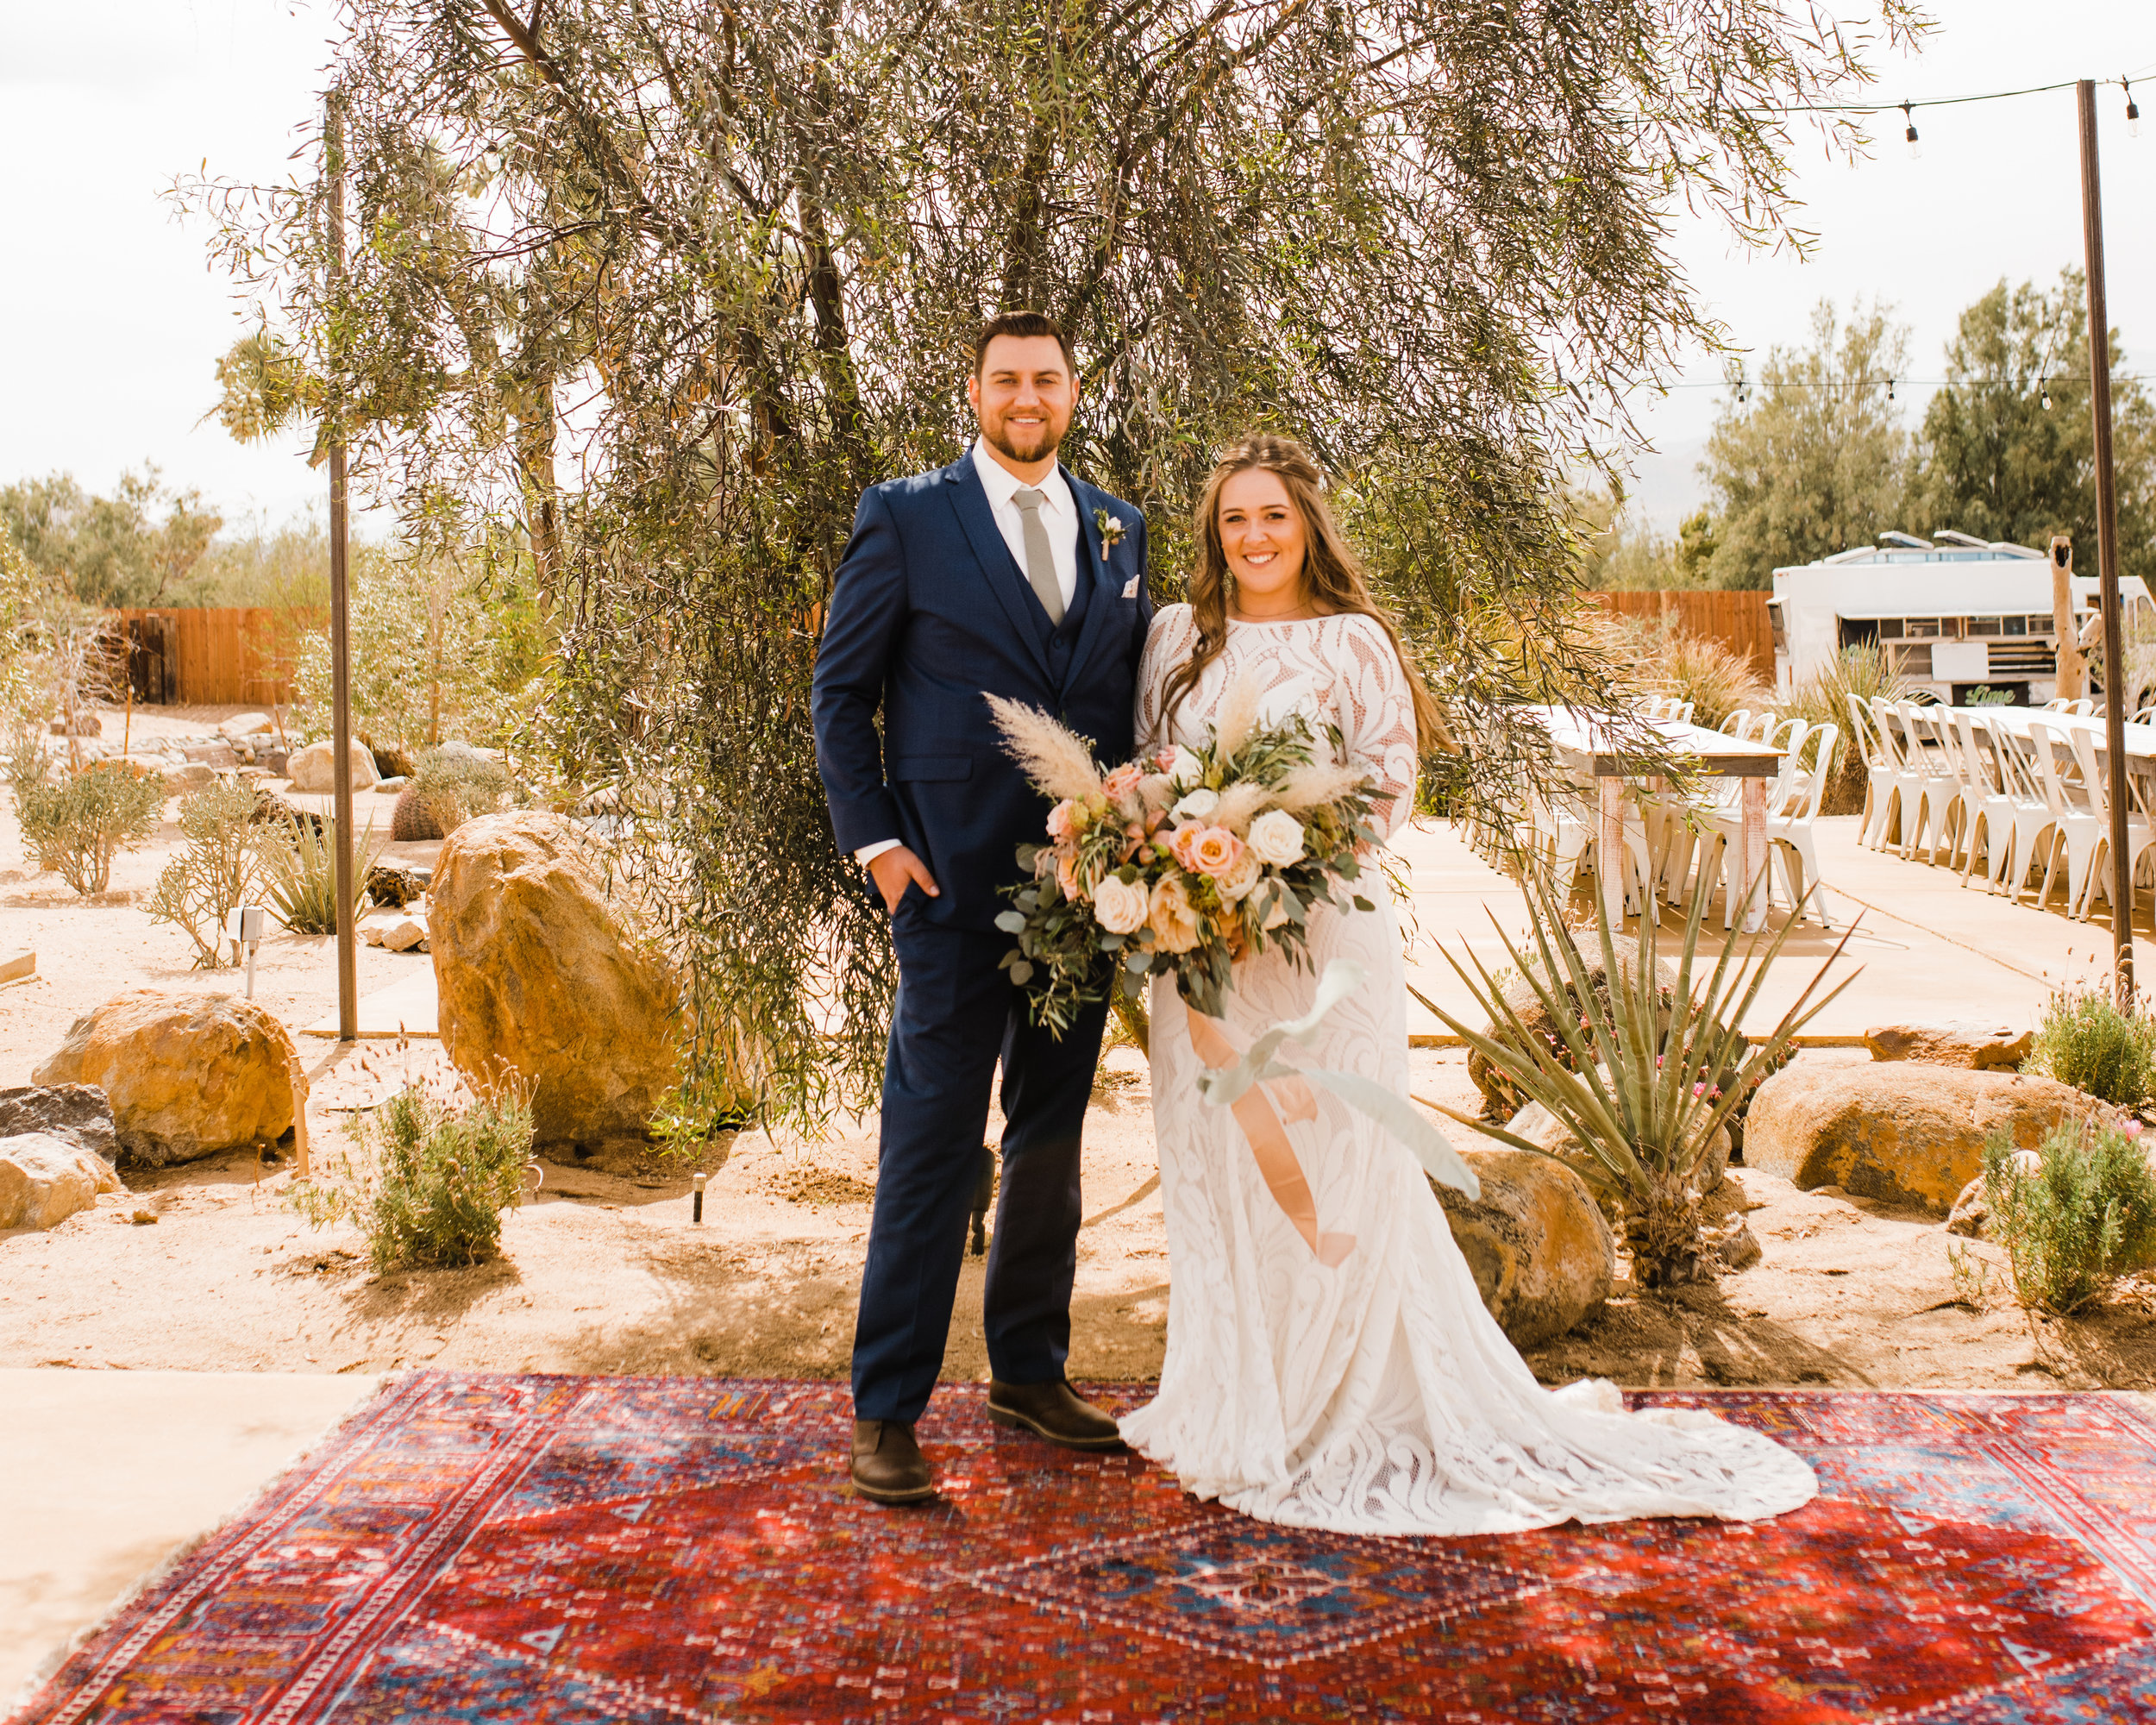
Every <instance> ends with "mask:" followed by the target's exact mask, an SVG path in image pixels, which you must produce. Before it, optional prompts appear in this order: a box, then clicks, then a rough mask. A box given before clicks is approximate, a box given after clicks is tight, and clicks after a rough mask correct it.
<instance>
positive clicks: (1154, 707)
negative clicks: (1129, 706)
mask: <svg viewBox="0 0 2156 1725" xmlns="http://www.w3.org/2000/svg"><path fill="white" fill-rule="evenodd" d="M1195 632H1196V631H1195V630H1194V628H1193V626H1192V624H1191V618H1190V607H1189V606H1188V605H1169V606H1167V607H1165V608H1164V609H1163V610H1162V611H1160V612H1158V613H1156V615H1155V617H1154V618H1153V626H1152V628H1151V629H1150V630H1147V631H1146V636H1145V656H1144V658H1142V659H1141V660H1139V661H1138V722H1137V724H1135V725H1133V726H1132V727H1131V728H1132V731H1134V733H1135V734H1136V736H1137V737H1138V747H1139V748H1140V749H1142V750H1154V749H1158V748H1160V747H1161V746H1162V745H1163V743H1166V742H1167V741H1168V738H1167V737H1166V736H1165V735H1163V732H1164V731H1165V730H1166V725H1165V724H1164V716H1163V712H1162V711H1161V708H1162V705H1163V699H1164V698H1165V694H1166V691H1167V685H1168V679H1169V674H1171V673H1173V672H1174V670H1175V667H1176V666H1178V665H1180V664H1181V663H1182V662H1183V661H1184V659H1185V658H1187V657H1188V655H1189V653H1190V646H1191V639H1192V637H1193V636H1194V633H1195Z"/></svg>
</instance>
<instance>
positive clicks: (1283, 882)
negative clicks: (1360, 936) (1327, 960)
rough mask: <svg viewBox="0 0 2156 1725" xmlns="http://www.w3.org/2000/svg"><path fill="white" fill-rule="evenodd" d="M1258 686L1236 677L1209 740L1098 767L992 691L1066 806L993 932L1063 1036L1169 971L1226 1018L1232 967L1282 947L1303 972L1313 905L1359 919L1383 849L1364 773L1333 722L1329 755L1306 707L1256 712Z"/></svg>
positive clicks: (1033, 850)
mask: <svg viewBox="0 0 2156 1725" xmlns="http://www.w3.org/2000/svg"><path fill="white" fill-rule="evenodd" d="M1257 696H1258V691H1257V687H1256V686H1255V685H1254V684H1248V685H1245V684H1238V685H1237V686H1235V687H1231V688H1230V690H1229V691H1228V693H1227V695H1226V697H1225V699H1224V701H1223V703H1222V706H1221V711H1220V718H1219V724H1216V725H1215V726H1213V729H1212V730H1211V731H1210V732H1209V734H1208V735H1207V737H1206V743H1205V744H1204V746H1203V747H1202V748H1200V749H1198V750H1188V749H1183V748H1180V747H1178V748H1173V749H1167V750H1161V751H1160V752H1159V753H1158V754H1157V755H1154V756H1144V757H1141V758H1140V759H1138V760H1137V761H1133V762H1127V763H1125V765H1123V766H1119V767H1117V768H1114V769H1113V770H1112V771H1111V772H1109V773H1107V774H1106V775H1103V774H1102V773H1101V772H1100V768H1098V767H1096V766H1095V765H1094V760H1093V750H1092V744H1091V743H1089V742H1088V741H1087V739H1086V738H1084V737H1075V736H1073V735H1072V734H1071V733H1070V732H1069V731H1066V730H1064V729H1063V728H1062V726H1061V725H1059V724H1056V722H1055V721H1054V720H1053V719H1050V718H1047V717H1046V716H1045V715H1044V714H1041V713H1037V712H1033V711H1032V710H1031V709H1030V708H1026V707H1022V706H1018V705H1017V704H1016V703H1014V702H1010V701H1000V700H996V699H993V698H991V705H992V706H993V707H994V708H995V712H996V719H997V723H998V724H999V725H1000V727H1001V728H1002V731H1003V733H1004V736H1005V738H1006V743H1007V744H1008V746H1009V748H1010V750H1011V753H1012V756H1014V757H1015V758H1016V759H1017V760H1018V762H1019V764H1020V765H1021V766H1023V767H1024V768H1025V769H1026V775H1027V776H1028V777H1029V778H1030V779H1031V781H1032V782H1033V784H1034V785H1035V786H1036V787H1037V788H1038V789H1039V790H1040V791H1041V792H1042V793H1044V795H1048V796H1051V797H1055V798H1056V799H1058V800H1057V802H1056V806H1055V807H1054V808H1053V809H1052V810H1051V811H1050V814H1049V819H1048V841H1049V842H1048V843H1046V844H1024V845H1021V846H1019V847H1018V865H1019V866H1020V867H1021V868H1023V869H1026V870H1027V871H1028V872H1029V873H1030V874H1031V875H1032V877H1033V878H1032V879H1031V881H1021V882H1019V883H1018V884H1017V885H1016V886H1013V887H1012V888H1007V889H1006V890H1007V891H1008V892H1009V894H1010V896H1011V901H1012V908H1011V909H1009V910H1007V911H1005V912H1004V913H1002V914H1001V915H1000V916H999V917H998V918H997V919H996V926H997V927H999V928H1000V929H1002V930H1004V931H1006V933H1009V934H1012V935H1015V936H1016V937H1017V938H1018V944H1017V945H1016V946H1014V947H1013V948H1012V950H1010V952H1008V953H1007V954H1006V955H1005V957H1004V960H1003V963H1004V966H1005V968H1006V969H1008V970H1009V971H1010V973H1011V980H1012V982H1017V983H1018V984H1019V985H1020V986H1022V987H1024V988H1026V989H1027V990H1028V991H1029V994H1030V995H1031V1008H1032V1012H1033V1014H1034V1018H1035V1019H1036V1021H1037V1022H1039V1023H1042V1024H1045V1025H1047V1026H1049V1027H1050V1029H1051V1030H1053V1031H1054V1032H1055V1033H1056V1035H1058V1036H1060V1035H1062V1032H1064V1031H1065V1030H1067V1029H1068V1028H1069V1026H1070V1025H1071V1023H1072V1022H1073V1020H1074V1019H1075V1018H1076V1017H1077V1015H1078V1013H1080V1012H1081V1010H1082V1009H1083V1008H1084V1007H1086V1006H1087V1005H1088V1004H1090V1003H1091V1002H1094V1001H1096V1000H1102V999H1104V998H1110V997H1111V996H1112V995H1113V996H1117V997H1122V998H1129V997H1133V996H1135V995H1137V994H1138V992H1139V991H1140V990H1141V989H1142V988H1144V985H1145V982H1146V980H1147V979H1148V978H1149V977H1151V976H1156V975H1172V976H1174V977H1175V986H1176V988H1177V990H1178V992H1180V993H1181V995H1182V997H1183V999H1184V1000H1187V1001H1188V1002H1189V1004H1190V1006H1191V1007H1192V1009H1193V1010H1194V1011H1196V1012H1200V1013H1207V1014H1210V1015H1213V1016H1218V1015H1219V1012H1220V1009H1221V997H1222V996H1223V995H1224V994H1226V993H1227V992H1228V990H1229V989H1230V988H1232V987H1233V986H1234V982H1233V968H1234V965H1235V963H1237V961H1238V960H1239V959H1242V958H1244V957H1251V956H1254V955H1256V954H1258V953H1263V952H1265V951H1269V950H1279V951H1282V952H1284V953H1286V954H1287V955H1288V957H1289V959H1290V961H1291V962H1293V963H1299V964H1307V963H1308V962H1309V961H1308V945H1309V936H1310V913H1311V912H1312V911H1313V909H1315V908H1316V907H1317V906H1319V905H1330V906H1332V907H1333V908H1334V909H1336V910H1343V911H1344V910H1347V909H1350V908H1353V909H1356V910H1362V911H1367V910H1369V909H1371V908H1373V906H1372V905H1371V902H1370V900H1368V899H1366V898H1363V896H1361V895H1360V894H1357V893H1356V892H1354V891H1353V889H1352V887H1351V885H1350V884H1348V883H1352V882H1354V881H1357V880H1359V879H1360V878H1361V875H1362V872H1363V865H1362V862H1361V859H1360V856H1358V852H1359V851H1360V850H1362V849H1363V848H1364V847H1366V846H1369V845H1371V844H1376V842H1377V835H1376V831H1374V830H1373V829H1372V827H1371V825H1370V824H1369V821H1370V805H1371V800H1372V799H1371V794H1370V792H1369V790H1368V789H1367V788H1366V787H1365V784H1364V780H1365V778H1366V777H1367V773H1366V769H1364V768H1360V767H1351V766H1338V765H1335V764H1333V762H1337V761H1338V759H1339V758H1340V757H1341V756H1343V755H1344V753H1345V747H1344V743H1343V740H1342V738H1341V737H1340V735H1339V732H1338V731H1337V730H1335V729H1333V728H1332V727H1327V729H1326V733H1325V737H1326V742H1327V743H1328V744H1329V745H1330V758H1329V759H1327V760H1320V759H1319V758H1318V740H1319V739H1318V734H1317V733H1316V732H1314V731H1313V730H1312V729H1311V726H1310V724H1309V721H1308V720H1307V719H1306V718H1304V717H1303V716H1302V715H1301V714H1300V713H1293V714H1290V715H1289V716H1288V718H1286V719H1284V720H1282V722H1280V723H1278V724H1261V723H1259V722H1258V718H1257Z"/></svg>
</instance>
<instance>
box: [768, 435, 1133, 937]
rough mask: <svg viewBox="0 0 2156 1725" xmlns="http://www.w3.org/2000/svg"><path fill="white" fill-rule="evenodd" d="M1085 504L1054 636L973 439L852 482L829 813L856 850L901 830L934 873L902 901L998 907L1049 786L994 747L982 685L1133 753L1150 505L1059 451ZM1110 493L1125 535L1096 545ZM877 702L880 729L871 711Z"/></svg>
mask: <svg viewBox="0 0 2156 1725" xmlns="http://www.w3.org/2000/svg"><path fill="white" fill-rule="evenodd" d="M1062 472H1063V479H1064V480H1065V482H1066V483H1067V484H1068V485H1069V486H1070V492H1071V496H1072V498H1073V499H1075V502H1076V504H1077V505H1078V519H1079V533H1080V539H1079V546H1078V580H1079V583H1080V597H1079V598H1078V599H1074V601H1073V603H1072V605H1071V607H1070V612H1069V616H1068V617H1067V618H1066V619H1065V622H1064V625H1063V631H1062V638H1061V639H1060V641H1059V640H1058V639H1057V638H1056V631H1054V630H1052V629H1051V627H1050V624H1049V620H1048V613H1047V612H1045V611H1044V610H1043V609H1042V607H1041V602H1040V600H1039V599H1037V598H1036V597H1035V596H1034V593H1033V590H1032V588H1031V586H1029V585H1028V584H1027V582H1026V579H1025V574H1024V573H1023V572H1022V571H1021V570H1020V569H1019V568H1018V560H1017V559H1016V558H1014V557H1012V555H1011V552H1010V548H1009V547H1008V546H1007V545H1006V543H1004V539H1003V535H1002V534H1001V532H1000V531H999V530H997V527H996V523H995V516H994V513H993V511H992V510H991V509H990V507H989V505H988V497H987V492H985V491H984V490H983V489H982V488H981V476H980V475H979V474H977V473H975V470H974V464H973V456H972V454H971V453H970V451H969V452H968V454H966V455H962V456H961V457H960V458H959V459H958V460H957V461H954V462H953V463H952V464H951V465H950V467H944V468H942V469H941V470H939V471H937V472H936V473H932V474H915V475H914V476H913V477H912V478H911V479H903V480H889V481H887V483H885V484H883V485H880V486H871V487H870V488H869V489H868V491H866V492H862V499H861V508H860V510H859V511H858V512H857V513H856V516H855V517H854V533H853V538H852V541H851V542H850V543H849V544H848V545H847V547H846V557H845V561H843V563H842V564H841V565H840V566H839V570H838V580H837V584H836V586H834V588H833V590H832V593H831V599H830V610H829V612H828V614H827V616H826V617H825V619H824V639H823V642H822V643H821V645H820V647H819V648H818V654H817V660H816V686H815V692H814V695H813V698H812V703H811V711H812V713H813V715H814V718H815V724H816V760H817V765H818V768H820V769H821V770H822V773H823V775H824V793H825V794H826V795H827V796H828V797H829V798H830V812H831V829H832V831H833V833H834V834H835V835H836V837H837V840H838V844H839V848H840V849H841V850H845V851H847V852H849V853H850V852H852V851H855V850H859V849H861V847H862V845H864V844H876V843H877V842H878V841H880V840H882V839H887V838H895V839H898V840H899V841H900V842H901V843H903V844H906V846H907V847H908V848H910V849H911V850H912V851H913V852H914V853H915V854H916V855H918V856H920V857H921V858H922V859H923V860H924V862H926V863H927V864H928V870H929V873H930V874H931V875H933V876H934V877H935V879H936V884H937V887H938V888H941V889H942V896H941V897H939V898H935V899H930V898H927V897H926V896H925V895H924V894H922V893H920V892H919V890H918V888H915V889H912V891H911V892H910V894H909V900H910V901H911V902H912V906H913V910H912V913H918V914H919V915H922V916H924V917H925V918H926V919H928V920H929V921H930V922H931V923H935V924H939V925H943V926H944V927H948V928H962V929H979V930H987V929H991V928H993V926H994V923H995V918H996V914H997V913H998V912H1000V911H1001V910H1003V909H1005V908H1006V907H1007V906H1006V901H1005V900H1003V899H1002V898H1001V897H1000V894H998V891H997V888H1000V887H1001V886H1004V885H1006V883H1008V882H1010V881H1016V880H1017V879H1018V877H1019V874H1020V870H1019V869H1018V861H1017V856H1016V852H1017V850H1018V846H1019V845H1020V844H1026V843H1029V842H1032V843H1039V842H1042V841H1044V839H1045V837H1046V832H1045V829H1044V821H1045V820H1046V819H1047V815H1048V809H1049V804H1048V801H1047V800H1046V799H1045V798H1044V797H1042V796H1041V795H1040V794H1039V793H1037V792H1036V791H1035V790H1034V789H1033V787H1031V785H1030V784H1028V783H1027V782H1026V780H1025V775H1023V774H1021V773H1020V772H1019V770H1018V766H1017V764H1016V763H1015V762H1012V759H1011V757H1010V756H1008V755H1006V753H1005V752H1004V750H1003V746H1002V743H1001V740H1000V737H999V736H998V734H997V731H996V729H995V724H994V721H993V718H991V716H990V714H989V712H988V704H987V701H986V700H985V699H982V697H983V695H984V694H999V695H1006V696H1008V697H1010V698H1011V699H1013V700H1018V701H1022V702H1025V704H1026V705H1027V706H1036V707H1039V708H1042V709H1043V710H1044V711H1045V712H1050V713H1052V714H1054V715H1055V716H1056V717H1057V718H1060V719H1061V720H1062V722H1063V723H1064V724H1067V725H1069V727H1070V728H1071V729H1072V730H1073V731H1076V732H1078V733H1079V734H1080V735H1081V736H1082V737H1090V738H1092V739H1093V743H1094V752H1095V754H1096V755H1097V756H1099V757H1100V759H1102V760H1103V761H1105V762H1107V763H1109V764H1111V765H1112V764H1113V763H1115V762H1119V761H1123V760H1127V759H1128V758H1129V757H1130V755H1131V750H1132V748H1133V743H1132V739H1131V724H1132V712H1131V709H1132V700H1133V697H1134V695H1135V694H1136V692H1137V686H1138V658H1139V655H1141V654H1142V653H1143V652H1144V648H1145V631H1146V629H1147V627H1148V625H1149V624H1150V623H1151V621H1152V616H1153V601H1152V597H1151V595H1150V593H1147V592H1146V588H1145V519H1144V517H1143V516H1142V515H1140V514H1139V513H1138V511H1137V509H1136V508H1134V507H1133V506H1132V505H1130V504H1127V503H1125V502H1123V501H1122V500H1120V499H1117V498H1113V497H1111V496H1109V495H1108V493H1107V492H1103V491H1099V490H1096V489H1095V488H1094V487H1093V486H1089V485H1087V483H1086V482H1085V481H1084V480H1081V479H1079V478H1077V477H1076V476H1075V474H1072V473H1070V471H1069V469H1068V468H1066V469H1063V470H1062ZM1103 509H1105V510H1106V511H1107V512H1108V513H1109V514H1110V515H1112V516H1114V517H1118V518H1119V519H1120V520H1121V522H1122V523H1123V529H1124V530H1123V535H1122V536H1121V537H1120V538H1119V540H1118V541H1117V542H1116V543H1114V544H1112V545H1111V546H1108V547H1107V548H1106V549H1105V550H1104V549H1103V548H1102V545H1101V543H1100V528H1099V526H1098V524H1096V523H1095V521H1094V511H1096V510H1103ZM879 710H881V713H882V716H883V726H882V731H881V735H879V734H878V731H877V727H876V724H875V717H876V714H877V712H879Z"/></svg>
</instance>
